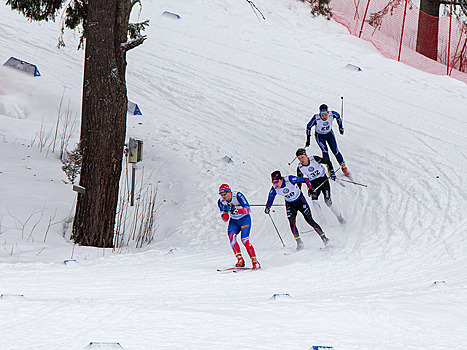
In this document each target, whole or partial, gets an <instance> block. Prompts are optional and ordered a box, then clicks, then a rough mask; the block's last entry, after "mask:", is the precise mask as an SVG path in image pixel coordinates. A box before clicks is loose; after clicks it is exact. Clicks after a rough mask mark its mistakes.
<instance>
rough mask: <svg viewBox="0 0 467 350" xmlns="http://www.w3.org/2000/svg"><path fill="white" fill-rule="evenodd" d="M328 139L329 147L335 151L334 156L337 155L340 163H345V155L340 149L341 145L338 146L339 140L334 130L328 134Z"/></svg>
mask: <svg viewBox="0 0 467 350" xmlns="http://www.w3.org/2000/svg"><path fill="white" fill-rule="evenodd" d="M326 141H327V142H328V144H329V148H330V149H331V151H332V153H334V156H335V157H336V159H337V161H338V162H339V164H342V163H344V157H343V156H342V154H341V152H340V151H339V147H337V141H336V137H335V136H334V132H333V131H331V132H329V133H327V134H326Z"/></svg>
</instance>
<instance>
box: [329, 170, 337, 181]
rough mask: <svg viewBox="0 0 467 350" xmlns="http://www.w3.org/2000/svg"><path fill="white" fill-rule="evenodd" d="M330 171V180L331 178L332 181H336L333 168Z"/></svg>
mask: <svg viewBox="0 0 467 350" xmlns="http://www.w3.org/2000/svg"><path fill="white" fill-rule="evenodd" d="M330 173H331V180H332V181H336V180H337V176H336V173H335V172H334V170H332V171H331V172H330Z"/></svg>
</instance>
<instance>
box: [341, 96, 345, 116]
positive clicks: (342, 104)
mask: <svg viewBox="0 0 467 350" xmlns="http://www.w3.org/2000/svg"><path fill="white" fill-rule="evenodd" d="M341 118H342V120H344V96H341Z"/></svg>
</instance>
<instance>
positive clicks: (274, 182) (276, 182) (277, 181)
mask: <svg viewBox="0 0 467 350" xmlns="http://www.w3.org/2000/svg"><path fill="white" fill-rule="evenodd" d="M280 181H281V180H273V181H272V183H273V184H278V183H279V182H280Z"/></svg>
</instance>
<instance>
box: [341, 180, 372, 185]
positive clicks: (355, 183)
mask: <svg viewBox="0 0 467 350" xmlns="http://www.w3.org/2000/svg"><path fill="white" fill-rule="evenodd" d="M337 180H339V181H345V182H349V183H351V184H354V185H358V186H363V187H368V185H365V184H361V183H358V182H355V181H350V180H344V179H337Z"/></svg>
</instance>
